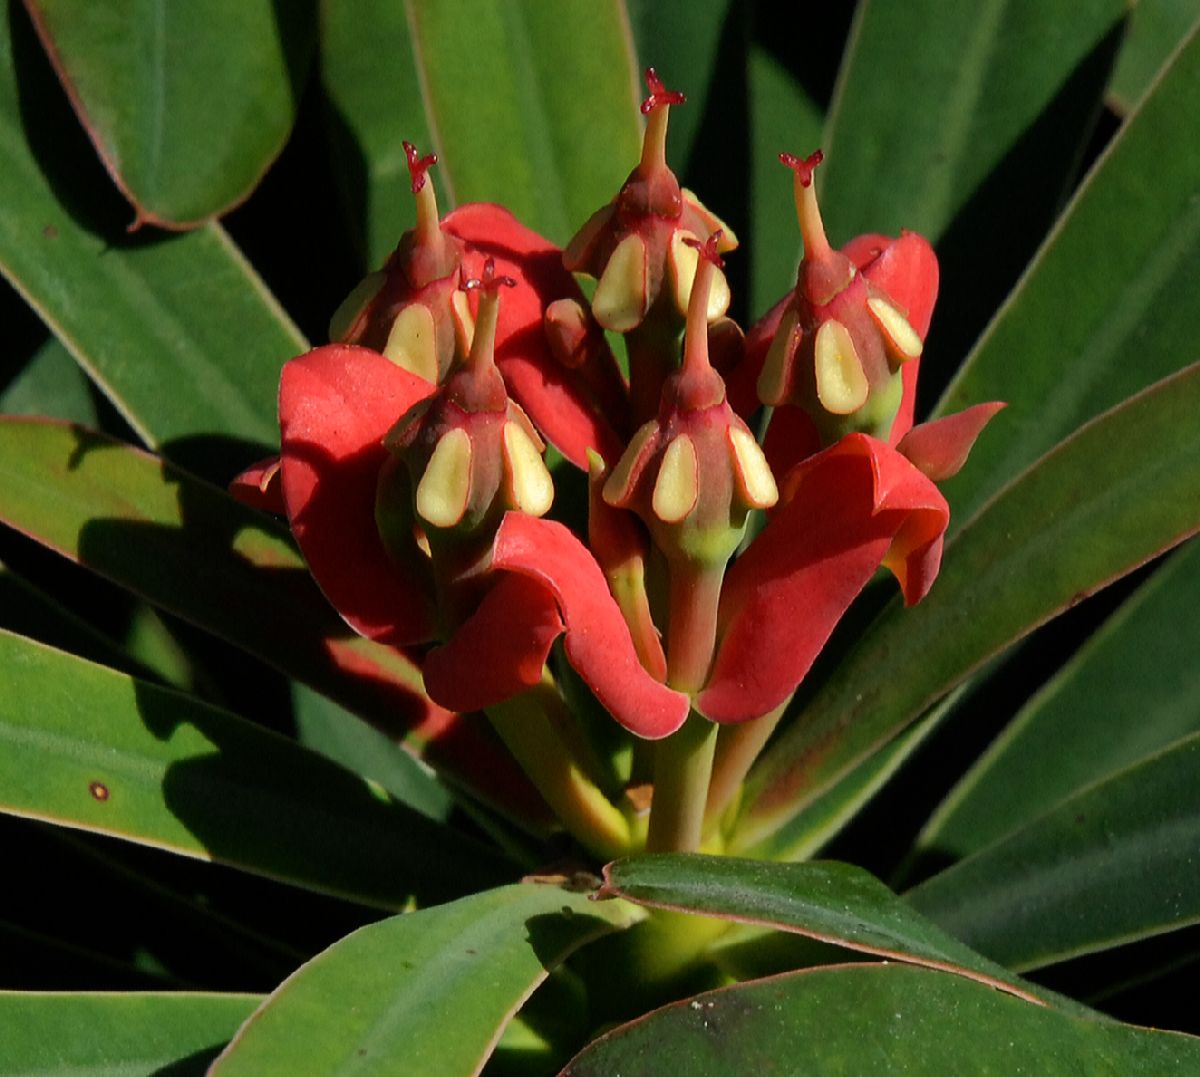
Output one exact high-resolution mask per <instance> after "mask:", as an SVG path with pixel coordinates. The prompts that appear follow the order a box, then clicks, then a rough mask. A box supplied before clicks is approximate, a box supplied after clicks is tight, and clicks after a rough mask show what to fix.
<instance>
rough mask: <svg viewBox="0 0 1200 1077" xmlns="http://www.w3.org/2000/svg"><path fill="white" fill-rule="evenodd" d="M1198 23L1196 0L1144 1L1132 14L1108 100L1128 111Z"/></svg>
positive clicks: (1117, 107)
mask: <svg viewBox="0 0 1200 1077" xmlns="http://www.w3.org/2000/svg"><path fill="white" fill-rule="evenodd" d="M1195 25H1196V5H1195V3H1193V0H1143V2H1141V3H1135V4H1134V5H1133V10H1132V11H1131V12H1130V15H1129V29H1128V30H1127V31H1126V33H1125V39H1124V40H1123V41H1122V42H1121V51H1120V52H1119V53H1118V54H1117V67H1116V70H1115V71H1113V76H1112V81H1111V82H1110V83H1109V87H1108V98H1109V103H1110V104H1111V105H1113V107H1115V108H1116V109H1117V110H1118V111H1120V112H1128V111H1129V110H1130V109H1132V108H1133V107H1134V106H1135V105H1136V104H1137V103H1138V101H1140V100H1141V98H1142V95H1143V94H1144V93H1145V92H1146V90H1147V89H1148V88H1149V87H1150V84H1151V83H1152V82H1153V81H1154V78H1155V76H1156V75H1157V74H1158V72H1159V69H1160V68H1161V67H1162V66H1163V64H1164V63H1166V61H1167V60H1168V59H1169V58H1170V56H1171V53H1172V52H1174V51H1175V49H1176V48H1177V47H1178V46H1179V43H1180V42H1181V41H1183V40H1184V38H1186V37H1187V36H1188V34H1189V33H1190V32H1191V30H1192V28H1193V27H1194V26H1195Z"/></svg>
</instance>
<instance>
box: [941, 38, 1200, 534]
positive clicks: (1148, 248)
mask: <svg viewBox="0 0 1200 1077" xmlns="http://www.w3.org/2000/svg"><path fill="white" fill-rule="evenodd" d="M1197 111H1200V34H1194V35H1193V36H1192V37H1191V39H1190V40H1189V42H1188V44H1187V45H1186V46H1185V47H1184V49H1183V51H1182V52H1181V53H1180V54H1179V55H1178V56H1177V57H1176V59H1175V62H1174V64H1173V65H1172V66H1171V68H1170V69H1169V70H1168V71H1167V72H1166V74H1165V75H1164V77H1163V79H1162V81H1161V82H1159V83H1158V84H1157V86H1156V87H1155V88H1154V90H1153V92H1152V93H1151V94H1150V95H1149V96H1148V97H1147V98H1146V99H1145V100H1144V101H1143V102H1142V104H1141V106H1140V108H1139V109H1138V111H1137V112H1136V113H1135V114H1134V116H1133V117H1132V118H1131V119H1130V120H1129V121H1128V123H1127V124H1126V126H1125V128H1124V129H1123V131H1122V132H1121V134H1120V135H1119V136H1118V137H1117V138H1116V140H1115V141H1114V142H1113V143H1112V144H1111V146H1110V147H1109V150H1108V152H1107V153H1106V154H1105V155H1104V156H1103V157H1102V158H1101V159H1100V160H1099V162H1097V164H1096V166H1095V168H1094V169H1093V171H1092V172H1091V174H1090V176H1089V177H1088V179H1087V180H1086V181H1085V183H1084V185H1083V186H1082V187H1081V189H1080V191H1079V193H1078V194H1077V196H1076V198H1075V200H1074V201H1073V202H1072V203H1071V205H1070V206H1069V207H1068V209H1067V210H1066V211H1065V213H1064V215H1063V218H1062V220H1061V221H1060V223H1059V225H1058V227H1057V228H1056V229H1055V231H1054V233H1053V234H1052V235H1051V236H1050V238H1049V240H1048V241H1047V242H1046V244H1045V246H1043V248H1042V249H1041V251H1040V252H1039V253H1038V256H1037V258H1036V260H1035V261H1034V262H1033V264H1032V266H1031V267H1030V269H1029V271H1028V275H1027V276H1026V277H1025V278H1024V279H1023V280H1022V282H1021V285H1020V287H1018V289H1017V290H1016V291H1015V292H1014V293H1013V295H1012V296H1011V297H1010V298H1009V300H1008V302H1007V303H1006V304H1005V306H1004V307H1003V308H1002V309H1001V311H1000V313H999V314H998V315H997V317H996V320H995V321H994V322H993V323H992V325H991V326H990V328H989V329H988V331H987V333H986V334H985V336H984V337H983V338H982V340H981V341H980V343H979V346H978V347H977V348H976V349H975V351H974V352H973V353H972V355H971V357H970V358H969V360H968V361H967V363H966V365H965V366H964V367H963V369H962V371H961V372H960V373H959V375H958V377H957V379H956V380H955V382H954V383H953V385H952V386H951V387H950V389H949V391H948V392H947V394H946V396H945V398H944V399H943V401H942V402H941V404H940V405H939V409H938V410H939V412H940V413H947V412H954V411H958V410H959V409H961V408H964V407H967V406H968V405H971V404H975V403H979V402H982V401H985V400H1006V401H1008V404H1009V406H1008V407H1007V408H1005V409H1004V411H1002V412H1001V413H1000V414H999V415H998V416H996V418H995V419H994V420H993V421H992V423H991V425H990V426H989V428H988V431H987V433H986V434H985V435H984V437H983V438H981V439H980V442H979V444H978V445H976V447H975V449H974V450H973V451H972V454H971V459H970V461H969V462H968V464H967V466H966V467H965V468H964V469H963V470H962V472H960V473H959V475H957V476H956V477H955V478H953V479H951V480H950V481H949V482H948V483H947V484H946V488H945V492H946V496H947V498H948V499H949V501H950V505H951V509H952V513H953V514H954V516H955V517H956V518H957V519H958V520H959V521H965V520H966V519H968V517H969V516H970V514H972V513H973V512H975V511H976V509H978V508H979V506H980V505H982V504H983V503H984V501H986V499H987V498H988V497H989V496H991V495H992V494H993V493H994V492H995V491H996V490H998V489H999V488H1000V487H1001V486H1002V485H1003V484H1004V483H1005V482H1006V481H1008V479H1009V478H1010V477H1011V476H1013V475H1014V474H1016V473H1017V472H1018V471H1020V470H1021V469H1023V468H1025V467H1027V466H1028V465H1029V464H1030V463H1032V462H1033V461H1034V460H1035V459H1037V457H1038V456H1039V455H1040V454H1041V453H1043V452H1045V451H1046V450H1048V449H1049V448H1050V447H1051V446H1053V445H1054V444H1055V443H1056V442H1057V441H1059V440H1060V439H1062V438H1064V437H1066V436H1067V434H1069V433H1070V432H1071V431H1072V430H1074V429H1076V428H1077V427H1079V426H1080V425H1081V424H1082V423H1084V422H1086V421H1087V420H1088V419H1091V418H1093V417H1094V416H1096V415H1098V414H1099V413H1100V412H1102V411H1104V410H1105V409H1106V408H1110V407H1112V406H1114V405H1115V404H1117V403H1118V402H1119V401H1121V400H1123V399H1125V398H1126V397H1128V396H1130V395H1132V394H1133V393H1135V392H1137V391H1139V390H1140V389H1143V388H1145V387H1146V386H1147V385H1150V384H1151V383H1153V382H1154V381H1156V380H1157V379H1159V378H1163V377H1165V376H1166V375H1168V374H1170V373H1172V372H1173V371H1176V370H1178V369H1180V368H1181V367H1183V366H1185V365H1186V364H1188V363H1191V362H1193V361H1195V359H1196V358H1197V354H1198V348H1197V343H1196V321H1195V316H1194V298H1195V296H1196V294H1197V292H1200V198H1197V197H1196V194H1197V192H1198V191H1200V141H1198V140H1197V139H1196V138H1194V137H1193V135H1194V131H1193V124H1192V122H1191V117H1192V116H1193V115H1194V114H1196V113H1197ZM1147 430H1148V433H1149V432H1151V431H1152V430H1153V428H1147ZM1151 440H1153V435H1151Z"/></svg>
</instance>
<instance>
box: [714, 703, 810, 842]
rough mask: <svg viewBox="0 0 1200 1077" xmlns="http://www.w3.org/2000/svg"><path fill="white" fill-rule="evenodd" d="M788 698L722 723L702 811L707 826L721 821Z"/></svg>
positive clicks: (773, 727)
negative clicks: (744, 719)
mask: <svg viewBox="0 0 1200 1077" xmlns="http://www.w3.org/2000/svg"><path fill="white" fill-rule="evenodd" d="M790 702H791V696H789V697H788V698H787V699H785V700H784V701H783V702H782V703H780V704H779V706H778V707H776V708H775V709H774V710H773V711H770V712H768V713H767V714H764V715H763V716H762V717H761V718H755V719H754V720H753V721H750V722H739V723H738V724H737V725H727V726H723V727H722V729H721V733H720V736H719V737H718V738H717V749H716V757H715V759H714V760H713V772H712V781H711V782H710V783H709V786H708V806H707V807H706V808H705V811H704V820H705V826H706V828H711V827H713V826H715V825H716V824H717V823H718V822H719V821H720V819H721V817H722V816H723V815H724V814H725V811H726V809H727V808H728V807H729V805H730V804H731V803H732V802H733V799H734V797H735V796H736V795H737V794H738V793H739V792H740V791H741V788H742V782H743V781H745V779H746V775H747V774H748V773H750V767H751V766H752V765H753V764H754V761H755V760H756V759H757V758H758V756H759V753H760V752H762V750H763V748H764V747H765V746H766V743H767V741H768V740H770V738H771V734H772V733H774V732H775V727H776V726H778V725H779V720H780V719H781V718H782V717H783V712H784V711H785V710H786V709H787V705H788V704H789V703H790Z"/></svg>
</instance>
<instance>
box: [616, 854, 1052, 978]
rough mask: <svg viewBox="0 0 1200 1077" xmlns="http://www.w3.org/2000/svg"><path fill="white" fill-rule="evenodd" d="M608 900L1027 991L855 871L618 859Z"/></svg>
mask: <svg viewBox="0 0 1200 1077" xmlns="http://www.w3.org/2000/svg"><path fill="white" fill-rule="evenodd" d="M601 893H605V894H611V895H615V896H617V897H623V898H625V899H626V900H628V901H633V902H636V903H637V904H639V905H649V906H651V907H652V908H656V909H670V910H673V911H676V912H689V913H696V914H698V915H701V916H715V917H717V918H719V919H723V920H733V921H735V922H737V923H740V924H754V925H756V926H760V927H768V928H774V929H775V930H777V931H788V932H796V933H797V934H800V935H806V936H808V937H809V938H813V939H817V940H819V941H821V942H827V943H834V944H836V945H839V946H844V947H847V948H848V949H851V950H860V951H862V952H864V953H868V954H876V955H879V956H881V957H886V958H893V959H895V960H898V961H910V962H913V963H914V964H917V965H926V966H928V967H930V968H937V969H944V970H948V971H951V972H956V973H958V974H960V975H962V976H967V977H969V978H971V979H974V980H978V981H980V982H981V983H987V984H991V985H992V986H993V987H998V988H1000V989H1001V990H1003V991H1010V992H1012V993H1013V994H1015V995H1020V996H1021V997H1022V998H1027V999H1036V998H1038V997H1039V995H1038V989H1037V988H1035V987H1034V986H1033V985H1031V984H1023V983H1021V982H1020V981H1019V980H1017V979H1016V977H1014V976H1013V975H1012V974H1011V973H1009V972H1007V971H1006V970H1005V969H1004V968H1002V967H1001V966H1000V965H997V964H995V963H994V962H992V961H988V960H986V959H985V958H983V957H981V956H980V955H979V954H977V953H975V952H973V951H972V950H971V949H969V948H968V947H966V946H964V945H963V944H962V943H961V942H959V941H958V940H957V939H955V938H952V937H951V936H950V935H947V934H946V933H945V932H944V931H942V930H941V929H940V928H938V927H936V926H935V925H934V924H932V923H930V922H928V921H927V920H925V919H923V918H922V917H920V916H918V915H914V913H913V912H912V909H911V908H910V907H909V906H907V905H905V903H904V902H903V901H901V900H900V899H899V898H898V897H896V895H895V894H893V893H892V892H891V891H890V890H889V889H888V888H887V887H886V886H884V885H883V883H881V882H880V881H879V880H878V879H876V878H875V877H874V876H873V875H870V874H868V873H867V872H865V871H863V870H862V868H858V867H855V866H854V865H853V864H842V863H838V862H837V861H833V860H829V861H814V862H812V863H808V864H772V863H770V862H768V861H762V860H742V859H739V858H736V857H710V856H697V855H685V854H679V853H666V854H658V855H654V856H639V857H631V858H629V859H626V860H618V861H616V862H615V863H613V864H610V865H608V867H607V868H605V869H604V888H603V890H602V891H601Z"/></svg>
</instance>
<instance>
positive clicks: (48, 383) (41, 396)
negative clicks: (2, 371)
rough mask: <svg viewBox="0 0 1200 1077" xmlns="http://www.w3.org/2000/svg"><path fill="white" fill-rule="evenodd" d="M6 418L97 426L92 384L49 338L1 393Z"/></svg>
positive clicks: (58, 344) (60, 347)
mask: <svg viewBox="0 0 1200 1077" xmlns="http://www.w3.org/2000/svg"><path fill="white" fill-rule="evenodd" d="M0 412H4V414H6V415H50V416H53V417H54V418H55V419H69V420H70V421H71V422H76V423H82V424H83V425H84V426H97V425H99V419H98V416H97V414H96V402H95V400H93V399H92V393H91V388H90V383H89V382H88V379H87V376H86V375H85V374H84V373H83V371H82V370H80V369H79V365H78V364H77V363H76V362H75V360H74V359H72V358H71V354H70V352H68V351H67V349H66V348H64V347H63V346H62V344H61V343H60V342H59V341H58V340H57V339H56V338H55V337H50V338H49V339H48V340H47V341H46V343H45V344H43V345H42V346H41V347H40V348H38V350H37V351H36V352H34V354H33V355H32V357H31V358H30V360H29V362H28V363H26V364H25V366H24V368H23V369H22V370H21V372H20V373H19V374H18V375H17V376H16V377H15V378H13V380H12V381H11V382H9V383H8V385H7V386H5V389H4V391H3V392H2V393H0Z"/></svg>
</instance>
